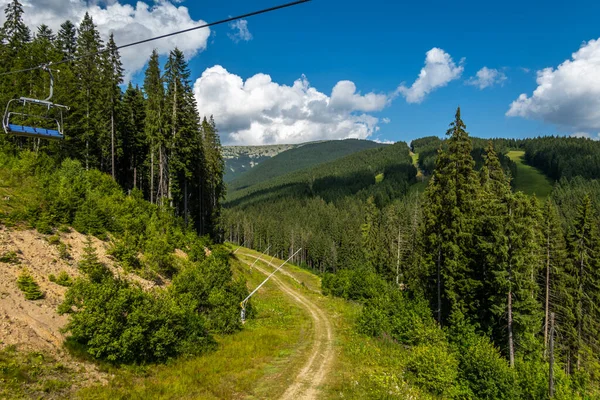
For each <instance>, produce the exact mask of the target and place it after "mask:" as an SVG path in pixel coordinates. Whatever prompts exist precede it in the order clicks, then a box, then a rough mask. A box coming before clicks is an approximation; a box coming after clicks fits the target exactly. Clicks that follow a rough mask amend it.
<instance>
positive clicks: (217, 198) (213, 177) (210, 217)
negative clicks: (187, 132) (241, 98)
mask: <svg viewBox="0 0 600 400" xmlns="http://www.w3.org/2000/svg"><path fill="white" fill-rule="evenodd" d="M201 147H202V155H203V159H202V160H199V162H202V163H203V165H204V171H203V172H202V176H203V178H204V179H203V181H204V187H205V188H204V190H203V193H204V197H205V198H204V199H203V203H204V210H205V216H204V220H205V224H204V225H205V232H206V233H210V234H211V235H213V236H215V234H216V231H215V230H216V226H217V223H218V221H219V219H220V215H221V203H220V202H221V199H223V198H224V197H225V183H224V182H223V175H224V171H225V162H224V160H223V154H222V148H221V140H220V139H219V134H218V131H217V127H216V124H215V120H214V118H213V116H212V115H211V116H210V119H209V120H208V121H207V120H206V118H204V120H203V122H202V146H201Z"/></svg>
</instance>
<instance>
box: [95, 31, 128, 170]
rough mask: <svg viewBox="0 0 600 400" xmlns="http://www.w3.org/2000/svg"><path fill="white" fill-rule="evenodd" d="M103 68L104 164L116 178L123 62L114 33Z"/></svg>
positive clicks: (110, 39)
mask: <svg viewBox="0 0 600 400" xmlns="http://www.w3.org/2000/svg"><path fill="white" fill-rule="evenodd" d="M102 69H103V72H104V75H103V79H102V92H103V93H102V94H103V96H102V97H103V100H104V101H103V112H102V113H103V117H104V118H103V119H104V124H103V127H104V129H103V134H102V136H101V145H100V146H101V151H102V159H103V162H102V164H104V165H107V166H108V165H110V168H104V169H105V170H107V171H110V173H111V175H112V177H113V179H116V167H117V166H116V161H117V156H118V154H117V153H120V151H119V150H120V147H121V146H120V142H121V132H119V128H120V126H121V125H120V123H119V121H118V118H119V116H120V112H119V107H120V105H121V95H122V93H121V88H120V86H119V85H121V83H123V64H122V63H121V57H120V55H119V50H118V49H117V45H116V43H115V40H114V36H113V34H112V33H111V34H110V37H109V39H108V43H107V45H106V51H105V52H104V53H103V54H102Z"/></svg>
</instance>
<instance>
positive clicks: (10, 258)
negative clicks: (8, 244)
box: [0, 251, 21, 264]
mask: <svg viewBox="0 0 600 400" xmlns="http://www.w3.org/2000/svg"><path fill="white" fill-rule="evenodd" d="M0 262H2V263H5V264H20V263H21V260H19V256H18V255H17V252H15V251H7V252H6V253H4V254H2V255H1V256H0Z"/></svg>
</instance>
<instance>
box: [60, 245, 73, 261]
mask: <svg viewBox="0 0 600 400" xmlns="http://www.w3.org/2000/svg"><path fill="white" fill-rule="evenodd" d="M58 255H59V257H60V258H62V259H63V260H70V259H71V254H69V251H68V250H67V245H66V244H64V243H62V242H61V243H59V244H58Z"/></svg>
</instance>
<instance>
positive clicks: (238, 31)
mask: <svg viewBox="0 0 600 400" xmlns="http://www.w3.org/2000/svg"><path fill="white" fill-rule="evenodd" d="M229 27H230V28H231V29H232V30H233V33H228V34H227V36H229V38H230V39H231V40H233V41H234V42H236V43H238V42H240V41H242V40H243V41H244V42H248V41H250V40H252V34H251V33H250V31H249V30H248V21H246V20H245V19H240V20H237V21H233V22H232V23H231V24H229Z"/></svg>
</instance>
